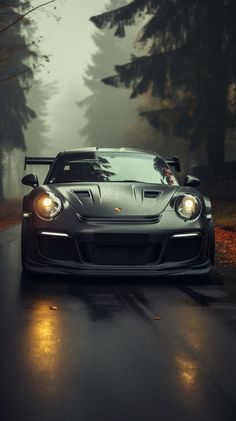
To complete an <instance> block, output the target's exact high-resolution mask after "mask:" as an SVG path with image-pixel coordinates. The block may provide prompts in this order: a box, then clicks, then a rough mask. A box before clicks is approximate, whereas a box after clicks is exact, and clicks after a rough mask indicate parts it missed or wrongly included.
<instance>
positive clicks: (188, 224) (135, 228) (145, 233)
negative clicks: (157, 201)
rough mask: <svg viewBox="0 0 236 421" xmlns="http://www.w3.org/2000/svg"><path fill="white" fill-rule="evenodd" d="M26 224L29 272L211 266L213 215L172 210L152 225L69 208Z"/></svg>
mask: <svg viewBox="0 0 236 421" xmlns="http://www.w3.org/2000/svg"><path fill="white" fill-rule="evenodd" d="M23 224H24V230H23V231H24V236H25V240H24V242H25V250H26V252H25V256H24V267H25V269H26V270H27V271H30V272H40V273H49V274H63V275H64V274H67V275H82V276H103V277H104V276H119V277H120V276H142V277H144V276H145V277H148V276H151V277H152V276H154V277H156V276H193V275H204V274H207V273H209V272H210V270H211V259H210V242H209V220H207V218H205V217H204V216H203V217H201V218H199V219H198V220H196V221H184V220H181V219H180V218H178V217H177V216H176V214H175V213H174V212H171V211H170V212H165V213H164V214H163V215H162V216H161V218H160V220H159V221H158V222H156V223H152V224H127V223H120V224H117V223H111V222H109V223H102V222H86V223H84V222H82V221H79V220H78V218H77V216H76V215H75V214H74V213H71V214H70V213H69V212H68V213H67V215H66V216H65V215H64V216H61V217H60V218H58V219H56V220H54V221H50V222H47V221H42V220H40V219H39V218H37V217H36V216H34V215H32V216H31V217H30V218H28V219H27V220H24V221H23ZM60 234H61V235H60ZM63 243H64V244H63ZM53 244H54V245H53ZM62 244H63V246H62Z"/></svg>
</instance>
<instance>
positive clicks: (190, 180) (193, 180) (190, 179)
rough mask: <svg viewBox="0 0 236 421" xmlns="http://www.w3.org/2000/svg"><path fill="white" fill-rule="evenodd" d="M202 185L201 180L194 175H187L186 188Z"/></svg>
mask: <svg viewBox="0 0 236 421" xmlns="http://www.w3.org/2000/svg"><path fill="white" fill-rule="evenodd" d="M200 184H201V181H200V180H199V178H197V177H194V176H193V175H186V177H185V180H184V186H189V187H198V186H199V185H200Z"/></svg>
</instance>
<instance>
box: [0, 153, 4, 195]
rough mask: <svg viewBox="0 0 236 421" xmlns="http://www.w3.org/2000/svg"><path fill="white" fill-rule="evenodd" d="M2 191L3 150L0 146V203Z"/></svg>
mask: <svg viewBox="0 0 236 421" xmlns="http://www.w3.org/2000/svg"><path fill="white" fill-rule="evenodd" d="M4 200H5V199H4V193H3V151H2V149H1V148H0V203H3V202H4Z"/></svg>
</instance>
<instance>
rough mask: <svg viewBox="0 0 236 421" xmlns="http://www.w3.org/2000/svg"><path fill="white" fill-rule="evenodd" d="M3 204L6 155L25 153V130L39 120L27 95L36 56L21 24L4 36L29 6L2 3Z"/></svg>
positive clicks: (0, 145)
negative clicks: (7, 153)
mask: <svg viewBox="0 0 236 421" xmlns="http://www.w3.org/2000/svg"><path fill="white" fill-rule="evenodd" d="M0 6H1V8H0V104H1V105H0V201H2V200H3V199H4V194H3V171H4V165H3V161H4V151H10V150H11V149H14V148H18V149H21V150H25V138H24V132H23V131H24V129H26V127H27V124H28V123H29V122H30V121H31V120H32V119H33V118H34V117H35V113H34V111H33V110H32V109H31V108H29V107H28V105H27V101H26V92H27V91H28V90H29V88H30V85H29V81H30V80H31V78H32V70H31V67H30V66H29V65H28V64H27V60H29V59H30V58H31V57H32V56H34V53H32V52H31V50H30V48H29V46H28V45H27V40H26V36H25V34H24V33H23V28H22V25H23V26H24V25H27V23H28V21H27V20H25V21H21V23H17V24H16V25H13V26H11V27H10V28H9V29H8V30H7V31H5V30H4V31H3V32H1V30H3V29H5V28H6V27H7V26H8V25H9V24H11V22H14V21H16V20H17V19H19V18H20V17H21V16H22V14H23V13H24V10H25V8H26V7H29V2H21V1H19V2H18V3H17V4H11V3H10V2H1V4H0Z"/></svg>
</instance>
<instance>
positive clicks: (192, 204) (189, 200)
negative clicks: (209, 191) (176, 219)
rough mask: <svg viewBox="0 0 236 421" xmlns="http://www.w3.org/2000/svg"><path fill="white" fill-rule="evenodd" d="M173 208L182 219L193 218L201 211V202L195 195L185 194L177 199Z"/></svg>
mask: <svg viewBox="0 0 236 421" xmlns="http://www.w3.org/2000/svg"><path fill="white" fill-rule="evenodd" d="M175 210H176V213H177V214H178V215H179V216H180V217H181V218H183V219H188V220H190V219H195V218H197V217H198V215H199V214H200V212H201V203H200V201H199V200H198V199H197V198H196V197H194V196H192V195H190V194H186V195H184V196H181V197H179V198H178V199H177V201H176V205H175Z"/></svg>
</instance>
